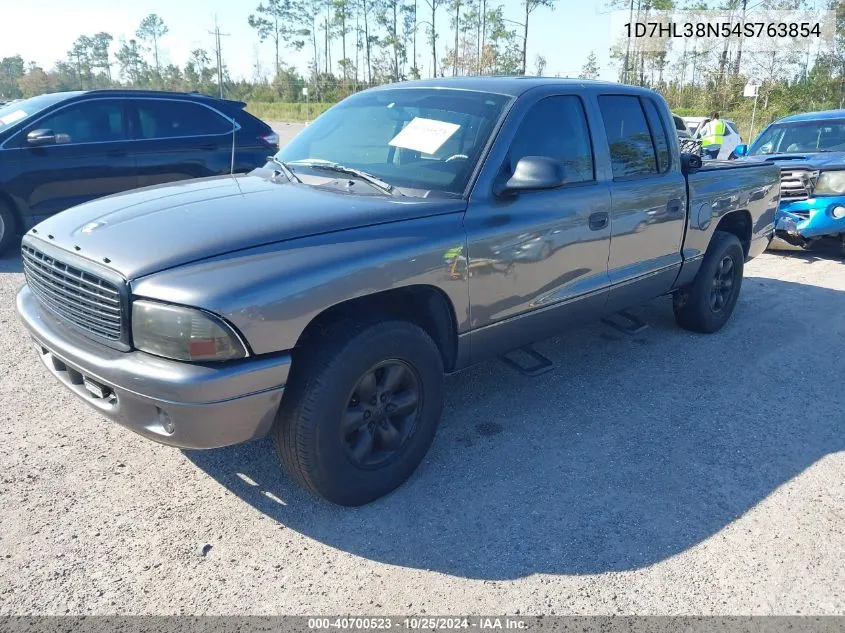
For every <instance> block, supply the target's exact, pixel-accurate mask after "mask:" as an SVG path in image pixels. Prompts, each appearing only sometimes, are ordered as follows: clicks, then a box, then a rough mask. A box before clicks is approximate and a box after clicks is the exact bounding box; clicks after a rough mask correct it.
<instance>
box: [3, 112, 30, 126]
mask: <svg viewBox="0 0 845 633" xmlns="http://www.w3.org/2000/svg"><path fill="white" fill-rule="evenodd" d="M26 117H27V114H26V112H24V111H23V110H15V111H14V112H10V113H9V114H7V115H6V116H3V117H0V123H2V124H3V125H10V124H12V123H14V122H15V121H20V120H21V119H25V118H26Z"/></svg>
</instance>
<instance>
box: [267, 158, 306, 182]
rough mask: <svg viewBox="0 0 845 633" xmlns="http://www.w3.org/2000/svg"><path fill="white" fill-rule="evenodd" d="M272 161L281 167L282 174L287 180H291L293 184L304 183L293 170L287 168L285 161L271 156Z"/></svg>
mask: <svg viewBox="0 0 845 633" xmlns="http://www.w3.org/2000/svg"><path fill="white" fill-rule="evenodd" d="M270 160H272V161H273V162H274V163H276V164H277V165H278V166H279V167H281V172H282V173H283V174H284V175H285V178H287V179H288V180H290V181H292V182H302V181H301V180H300V179H299V176H297V175H296V174H295V173H293V170H292V169H291V168H290V167H288V166H287V163H285V162H284V161H281V160H279V159H278V158H276V157H275V156H271V157H270Z"/></svg>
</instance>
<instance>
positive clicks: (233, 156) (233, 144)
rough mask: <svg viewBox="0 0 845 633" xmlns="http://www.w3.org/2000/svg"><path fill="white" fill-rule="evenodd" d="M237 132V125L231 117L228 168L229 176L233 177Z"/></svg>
mask: <svg viewBox="0 0 845 633" xmlns="http://www.w3.org/2000/svg"><path fill="white" fill-rule="evenodd" d="M237 131H238V124H237V122H236V121H235V117H232V163H231V165H230V166H229V174H230V175H232V176H234V175H235V133H236V132H237Z"/></svg>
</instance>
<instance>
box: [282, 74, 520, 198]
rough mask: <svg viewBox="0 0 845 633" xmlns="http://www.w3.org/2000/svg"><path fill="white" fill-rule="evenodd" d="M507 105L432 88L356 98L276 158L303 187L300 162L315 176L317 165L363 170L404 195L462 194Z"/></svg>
mask: <svg viewBox="0 0 845 633" xmlns="http://www.w3.org/2000/svg"><path fill="white" fill-rule="evenodd" d="M509 100H510V97H507V96H504V95H499V94H490V93H485V92H476V91H469V90H447V89H436V88H433V89H432V88H395V89H393V88H391V89H384V90H376V91H372V92H362V93H359V94H357V95H353V96H351V97H349V98H348V99H346V100H344V101H342V102H341V103H339V104H338V105H336V106H334V107H333V108H331V109H330V110H328V111H327V112H325V113H324V114H323V115H321V116H320V117H319V118H317V119H316V120H315V121H314V122H313V123H311V124H310V125H308V126H307V127H306V128H305V129H304V130H303V131H302V132H300V133H299V134H298V135H297V136H296V138H294V139H293V141H291V142H290V143H289V144H288V145H286V146H285V147H284V148H283V149H282V150H281V151H280V152H279V153H278V154H277V155H276V158H277V159H278V160H280V161H283V162H285V163H286V164H288V165H289V166H290V167H291V169H293V170H294V171H296V173H297V176H299V177H301V178H303V180H304V181H305V182H306V183H308V182H309V179H308V177H307V170H309V169H311V168H310V167H305V166H304V165H305V164H306V163H310V164H312V165H313V166H314V169H316V170H318V171H319V170H320V167H319V163H323V164H324V165H325V164H326V163H327V162H328V163H331V164H333V165H335V166H338V165H342V166H343V167H346V168H352V169H357V170H360V171H364V172H366V173H367V174H368V175H372V176H375V177H376V178H378V179H380V180H382V181H384V182H385V183H388V184H389V185H392V186H393V187H397V188H400V189H402V190H403V191H402V192H403V193H405V194H406V195H428V194H442V195H460V194H462V193H463V191H464V189H465V188H466V185H467V183H468V182H469V179H470V177H471V175H472V172H473V170H474V168H475V166H476V165H477V163H478V161H479V160H480V159H481V154H482V153H483V151H484V148H485V146H486V145H487V141H488V140H489V138H490V135H491V134H492V132H493V129H494V128H495V126H496V123H497V122H498V120H499V118H500V117H501V116H502V112H503V110H504V107H505V105H506V104H507V103H508V101H509ZM297 163H299V164H297ZM323 169H325V167H323ZM315 173H316V172H315ZM328 173H330V172H328V170H326V171H325V173H323V172H320V176H323V177H325V176H326V174H328Z"/></svg>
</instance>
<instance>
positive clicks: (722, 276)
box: [710, 255, 736, 312]
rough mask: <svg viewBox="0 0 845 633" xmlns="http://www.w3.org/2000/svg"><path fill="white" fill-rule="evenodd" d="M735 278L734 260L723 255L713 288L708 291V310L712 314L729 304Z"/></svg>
mask: <svg viewBox="0 0 845 633" xmlns="http://www.w3.org/2000/svg"><path fill="white" fill-rule="evenodd" d="M735 276H736V267H735V266H734V260H733V258H732V257H731V256H730V255H725V256H724V257H723V258H722V259H721V261H720V262H719V265H718V267H717V268H716V274H715V275H714V276H713V286H712V288H711V289H710V309H711V310H712V311H713V312H721V311H722V310H723V309H724V308H725V306H726V305H728V304H729V303H730V300H731V297H732V295H733V292H734V282H735V279H734V277H735Z"/></svg>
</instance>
